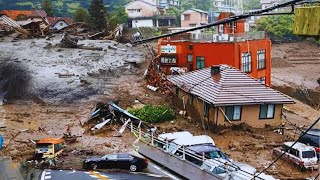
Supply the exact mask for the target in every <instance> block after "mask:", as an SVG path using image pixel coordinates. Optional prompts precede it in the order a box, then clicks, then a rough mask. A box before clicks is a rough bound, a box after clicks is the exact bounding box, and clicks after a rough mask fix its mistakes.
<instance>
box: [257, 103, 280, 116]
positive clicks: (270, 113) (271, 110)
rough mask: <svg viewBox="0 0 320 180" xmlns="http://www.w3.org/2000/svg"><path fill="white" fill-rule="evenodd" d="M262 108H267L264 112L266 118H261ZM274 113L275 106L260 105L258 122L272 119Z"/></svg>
mask: <svg viewBox="0 0 320 180" xmlns="http://www.w3.org/2000/svg"><path fill="white" fill-rule="evenodd" d="M262 106H267V112H266V113H267V114H266V117H261V113H262ZM275 111H276V106H275V104H262V105H260V112H259V119H260V120H264V119H274V115H275Z"/></svg>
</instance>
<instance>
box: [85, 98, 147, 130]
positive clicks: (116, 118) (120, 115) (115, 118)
mask: <svg viewBox="0 0 320 180" xmlns="http://www.w3.org/2000/svg"><path fill="white" fill-rule="evenodd" d="M129 122H132V124H133V125H134V126H137V127H141V128H150V127H151V126H149V125H148V124H146V123H145V122H142V121H141V120H140V119H139V118H137V117H135V116H134V115H132V114H130V113H129V112H128V111H126V110H124V109H122V108H121V107H119V106H117V105H116V104H114V103H112V102H109V103H98V104H97V107H96V109H95V111H94V112H93V113H92V114H91V118H90V119H89V120H88V121H87V122H86V123H85V125H88V126H89V129H90V131H91V132H93V133H98V132H100V131H102V129H103V127H104V126H106V125H107V124H113V123H115V124H118V125H121V128H120V129H119V131H118V132H117V133H118V134H117V135H114V136H121V134H122V133H123V132H124V131H125V129H126V127H127V126H128V123H129ZM92 124H94V125H92ZM112 128H115V127H112Z"/></svg>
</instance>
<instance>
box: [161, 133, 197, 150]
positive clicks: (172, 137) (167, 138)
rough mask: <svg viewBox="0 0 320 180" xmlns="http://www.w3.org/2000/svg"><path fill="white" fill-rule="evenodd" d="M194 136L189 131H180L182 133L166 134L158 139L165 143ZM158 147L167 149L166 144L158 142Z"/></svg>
mask: <svg viewBox="0 0 320 180" xmlns="http://www.w3.org/2000/svg"><path fill="white" fill-rule="evenodd" d="M192 136H193V135H192V134H191V133H190V132H189V131H180V132H173V133H164V134H160V135H159V136H158V139H159V140H161V141H163V142H166V141H167V142H168V143H170V142H172V141H173V140H175V139H179V138H190V137H192ZM155 144H156V145H157V146H158V147H161V148H163V149H165V148H166V146H165V143H162V142H156V143H155Z"/></svg>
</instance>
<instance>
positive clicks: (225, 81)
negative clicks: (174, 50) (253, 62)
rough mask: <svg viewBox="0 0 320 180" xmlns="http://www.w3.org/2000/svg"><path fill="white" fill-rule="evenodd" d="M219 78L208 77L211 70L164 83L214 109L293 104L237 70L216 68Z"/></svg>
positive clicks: (224, 67) (277, 92) (181, 76)
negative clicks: (170, 83)
mask: <svg viewBox="0 0 320 180" xmlns="http://www.w3.org/2000/svg"><path fill="white" fill-rule="evenodd" d="M220 71H221V72H220V76H219V75H218V76H214V77H212V76H211V68H206V69H202V70H197V71H193V72H190V73H187V74H184V75H179V76H170V77H169V78H168V79H169V81H171V82H172V83H173V84H174V85H176V86H178V87H179V88H181V89H182V90H184V91H186V92H188V93H190V94H193V95H195V96H198V97H200V98H201V99H203V100H205V101H207V102H208V103H211V104H213V105H215V106H227V105H244V104H266V103H272V104H290V103H294V101H293V100H292V99H291V98H290V97H289V96H286V95H284V94H282V93H280V92H279V91H276V90H274V89H272V88H269V87H267V86H265V85H263V84H261V83H260V82H258V81H257V80H255V79H253V78H251V77H250V76H248V75H247V74H245V73H242V72H240V71H239V70H238V69H235V68H233V67H230V66H227V65H220Z"/></svg>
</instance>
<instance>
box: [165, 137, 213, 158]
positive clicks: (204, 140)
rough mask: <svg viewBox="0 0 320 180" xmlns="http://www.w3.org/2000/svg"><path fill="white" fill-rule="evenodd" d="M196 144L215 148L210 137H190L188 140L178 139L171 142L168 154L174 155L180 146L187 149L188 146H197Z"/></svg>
mask: <svg viewBox="0 0 320 180" xmlns="http://www.w3.org/2000/svg"><path fill="white" fill-rule="evenodd" d="M198 144H212V145H214V146H215V143H214V141H213V139H212V138H211V137H210V136H207V135H200V136H192V137H189V138H179V139H175V140H173V141H172V142H171V143H170V144H169V148H168V152H169V153H171V154H176V152H177V150H178V149H179V148H180V147H182V146H184V147H188V146H192V145H198ZM179 154H180V153H179ZM179 154H178V155H179Z"/></svg>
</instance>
